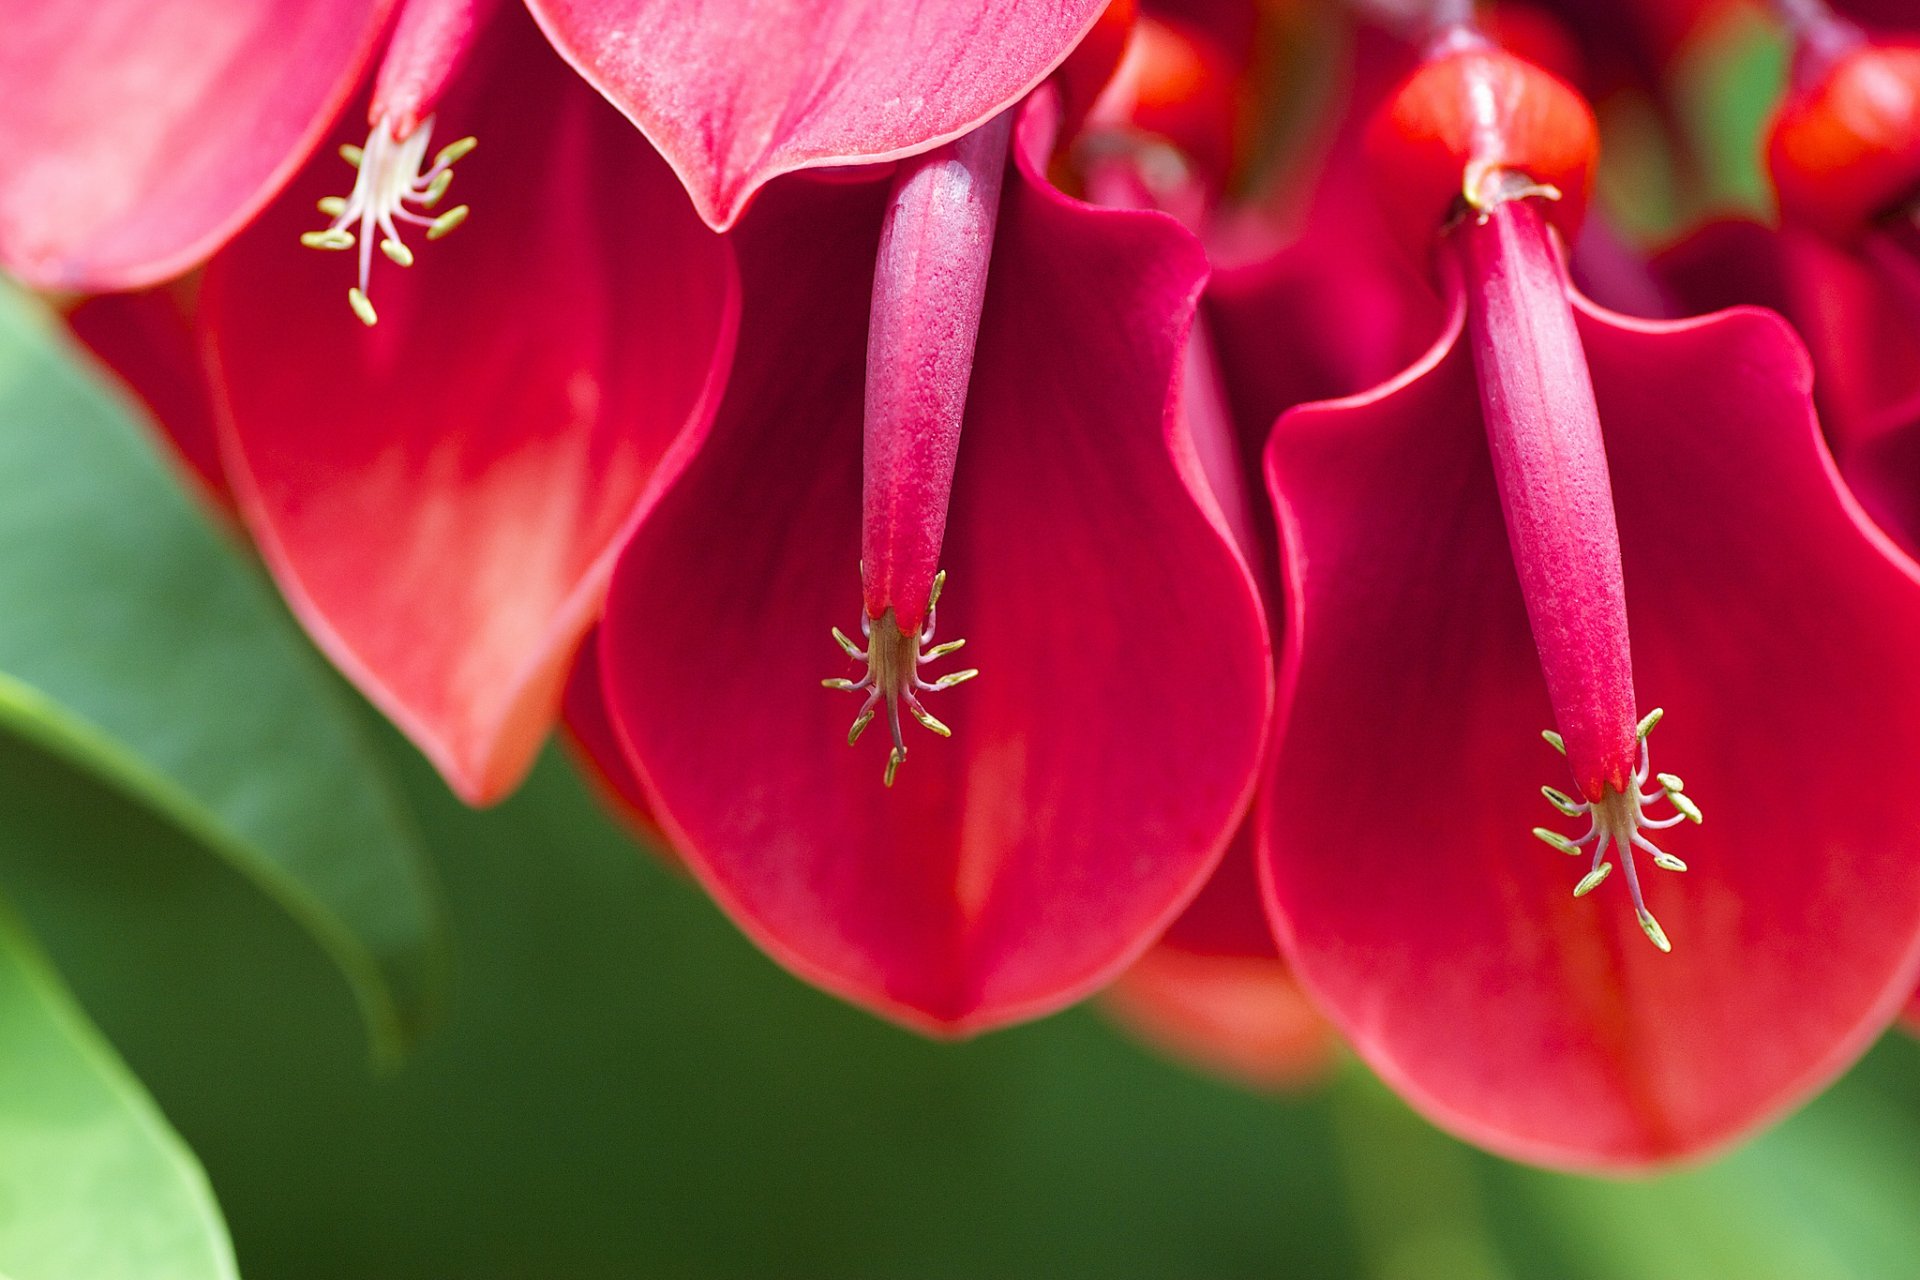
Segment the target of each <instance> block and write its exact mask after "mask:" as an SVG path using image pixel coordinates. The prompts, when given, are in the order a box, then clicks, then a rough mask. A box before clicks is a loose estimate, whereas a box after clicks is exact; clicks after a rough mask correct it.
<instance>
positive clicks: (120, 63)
mask: <svg viewBox="0 0 1920 1280" xmlns="http://www.w3.org/2000/svg"><path fill="white" fill-rule="evenodd" d="M390 7H391V4H390V0H256V2H254V3H248V4H240V5H236V4H233V3H231V0H12V2H11V3H8V4H6V5H4V6H0V18H4V21H5V25H6V32H7V34H6V39H5V40H0V84H4V85H5V86H6V92H5V94H4V95H0V156H5V157H6V161H5V163H4V164H0V265H4V266H5V267H6V269H7V270H9V271H11V272H13V273H14V274H15V275H17V276H19V277H20V278H21V279H23V280H25V281H27V282H28V283H29V284H32V285H35V286H37V287H39V288H43V289H64V290H76V291H78V290H89V291H90V290H101V289H125V288H136V287H139V286H142V285H147V284H152V283H154V282H156V281H159V280H164V279H166V278H167V277H169V276H173V275H178V274H180V273H181V272H183V271H185V270H187V269H188V268H190V267H192V266H194V265H195V264H196V263H198V262H200V261H202V260H204V259H205V258H206V257H207V256H208V255H209V254H211V253H213V251H214V250H215V249H217V248H219V247H220V245H221V244H222V243H224V242H225V241H226V240H227V238H228V237H230V236H232V235H233V234H234V233H235V232H236V231H238V230H239V229H240V228H241V227H242V226H244V225H245V224H246V222H247V221H248V219H250V218H251V217H253V215H254V214H256V213H257V212H259V210H260V209H261V208H262V207H263V206H264V205H265V204H266V203H267V202H268V201H269V200H271V199H272V198H273V196H274V194H275V193H276V192H277V191H279V189H280V188H281V186H282V185H283V184H284V183H285V182H286V181H287V180H288V179H289V178H290V177H292V176H293V174H294V172H295V171H296V170H297V169H298V168H299V167H300V165H301V163H302V162H303V161H304V160H305V159H306V157H307V154H308V152H310V151H311V150H312V149H313V147H314V144H315V143H316V142H318V141H319V139H320V137H321V135H322V134H323V133H324V131H325V130H326V128H327V126H328V124H329V123H330V122H331V121H332V120H333V118H334V116H335V115H336V114H338V112H339V110H340V108H341V106H342V105H343V104H344V103H345V102H346V100H347V98H348V96H349V95H350V94H352V92H353V90H354V86H355V84H357V83H358V81H359V79H360V76H361V73H362V70H363V69H364V67H365V65H366V62H367V59H368V57H369V55H370V53H371V52H372V48H373V42H374V40H375V38H376V37H377V36H378V35H379V33H380V30H381V28H382V27H383V26H384V24H385V22H386V16H387V12H388V10H389V9H390Z"/></svg>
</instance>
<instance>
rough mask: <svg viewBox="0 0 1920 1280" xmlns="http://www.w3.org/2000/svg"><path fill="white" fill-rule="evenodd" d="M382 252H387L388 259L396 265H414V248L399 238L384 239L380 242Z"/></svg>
mask: <svg viewBox="0 0 1920 1280" xmlns="http://www.w3.org/2000/svg"><path fill="white" fill-rule="evenodd" d="M380 252H382V253H384V254H386V255H387V260H388V261H390V262H392V263H393V264H394V265H395V266H401V267H410V266H412V265H413V250H411V249H409V248H407V246H405V245H404V244H401V243H400V242H399V241H398V240H382V241H381V242H380Z"/></svg>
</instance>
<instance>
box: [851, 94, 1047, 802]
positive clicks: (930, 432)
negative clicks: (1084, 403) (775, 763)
mask: <svg viewBox="0 0 1920 1280" xmlns="http://www.w3.org/2000/svg"><path fill="white" fill-rule="evenodd" d="M1012 130H1013V116H1012V114H1011V113H1005V114H1002V115H1000V116H997V117H996V118H994V119H993V120H991V121H989V122H988V123H987V124H985V125H983V126H981V127H980V128H979V129H976V130H974V131H973V132H972V133H970V134H968V135H967V136H966V137H965V138H962V139H960V140H959V141H958V142H954V143H951V144H949V145H948V146H945V147H942V148H940V149H938V150H935V151H932V152H929V153H927V154H926V155H923V156H920V157H916V158H915V159H912V160H909V161H906V162H904V163H903V164H902V165H901V169H900V173H899V174H898V175H897V176H896V177H895V179H894V182H893V188H892V191H891V192H890V193H889V195H888V200H887V213H886V217H885V219H884V221H883V222H882V224H881V229H880V248H879V253H878V256H877V261H876V264H875V266H874V272H873V306H872V310H871V312H870V313H869V322H868V329H867V376H866V396H865V408H864V414H863V418H864V426H863V429H862V442H861V469H862V480H861V510H862V515H861V534H860V544H861V546H860V551H861V554H860V577H861V588H862V592H861V593H862V595H863V596H864V597H865V608H864V610H863V611H862V612H861V615H860V634H861V636H862V638H863V639H864V641H865V644H866V647H865V648H864V649H863V648H861V647H860V646H859V645H856V644H855V643H854V642H853V641H852V640H850V639H848V638H847V636H846V634H845V633H844V632H842V631H841V630H840V629H839V628H837V627H836V628H834V631H833V638H834V640H835V641H836V642H837V643H838V644H839V645H840V647H841V649H843V650H844V651H845V652H846V654H847V656H848V657H850V658H852V659H853V660H854V661H856V662H864V663H866V664H867V672H866V674H865V675H864V676H862V677H860V678H859V679H857V680H847V679H844V678H842V679H832V680H828V681H826V684H827V687H828V688H832V689H845V690H853V691H866V693H867V698H866V701H865V703H864V704H863V705H862V706H861V708H860V711H859V713H858V714H857V715H856V716H855V717H854V721H853V728H852V729H851V730H849V731H848V734H847V742H848V744H849V745H851V744H853V743H856V742H857V741H858V740H859V738H860V735H861V733H862V732H863V731H864V730H865V729H866V727H867V725H868V723H869V722H871V721H872V720H873V718H874V716H875V715H876V714H878V713H881V712H884V713H885V715H886V718H887V731H888V736H889V737H890V738H891V740H892V745H891V747H890V748H889V750H888V752H887V767H886V773H885V775H884V779H885V782H886V784H887V785H888V786H889V787H891V786H892V785H893V779H894V775H895V773H896V772H897V771H898V770H899V768H900V765H901V763H902V762H903V761H905V759H906V757H907V747H906V742H905V740H904V738H903V736H902V734H901V729H900V712H901V707H902V705H903V704H904V705H905V708H906V710H907V712H908V713H909V714H910V715H912V717H913V718H914V719H915V720H917V721H918V722H919V723H920V724H921V725H922V726H924V727H925V728H927V729H928V730H930V731H932V732H933V733H936V734H938V735H940V736H941V737H943V738H945V737H949V736H951V731H950V730H949V729H948V728H947V726H946V725H945V724H943V723H941V722H940V721H939V720H938V719H936V718H935V717H934V716H933V715H932V714H931V713H929V712H928V711H927V709H926V707H924V706H923V705H922V704H921V702H920V694H922V693H932V692H938V691H940V690H943V689H950V688H952V687H953V686H955V685H957V684H962V683H964V682H966V681H967V680H970V679H972V678H973V677H974V676H976V675H978V674H979V672H978V671H977V670H975V669H972V668H968V669H965V670H961V671H955V672H951V673H949V674H947V675H943V676H940V677H938V678H937V679H935V680H931V681H929V680H926V679H924V678H922V676H921V674H920V669H921V667H923V666H925V665H926V664H927V663H930V662H934V661H937V660H938V659H940V658H943V657H946V656H947V655H948V654H951V653H954V652H956V651H958V650H959V649H960V648H961V647H962V646H963V645H965V643H966V641H964V640H949V641H946V642H944V643H942V644H938V645H935V644H934V643H933V638H934V619H935V610H936V607H937V606H938V604H939V602H940V593H941V591H942V590H943V589H944V588H945V584H946V574H945V573H944V572H943V571H941V570H940V569H939V568H938V564H939V558H940V543H941V539H942V538H943V536H944V535H945V533H946V526H947V504H948V502H949V500H950V498H951V495H952V492H953V475H954V468H955V467H956V465H957V464H958V462H959V459H960V443H961V426H962V422H963V420H964V417H965V414H966V403H967V383H968V381H969V380H970V379H971V377H972V374H973V353H974V347H975V344H976V342H977V341H978V337H979V330H980V308H981V306H982V305H983V304H984V303H985V301H986V294H987V268H988V264H989V263H990V262H991V260H992V257H993V233H994V226H995V224H996V223H997V222H998V220H999V216H1000V185H1001V175H1002V174H1003V173H1004V172H1005V171H1006V167H1007V143H1008V141H1009V139H1010V138H1011V136H1012Z"/></svg>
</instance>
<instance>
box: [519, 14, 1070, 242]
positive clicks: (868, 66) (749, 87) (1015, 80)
mask: <svg viewBox="0 0 1920 1280" xmlns="http://www.w3.org/2000/svg"><path fill="white" fill-rule="evenodd" d="M528 7H529V8H531V9H532V10H533V12H534V16H535V17H537V18H538V19H539V20H540V25H541V26H542V27H544V28H545V29H546V32H547V34H548V36H549V37H551V38H552V40H553V43H554V47H555V48H557V49H559V50H560V52H561V53H562V54H563V55H565V56H566V58H567V60H568V61H570V62H572V63H573V65H574V66H575V67H577V68H578V69H579V71H580V74H581V75H583V76H585V77H586V78H587V80H588V82H589V83H591V84H592V85H594V86H595V87H596V88H598V89H599V90H600V91H601V92H602V93H604V94H606V95H607V97H608V98H609V99H610V100H611V101H612V102H613V103H614V104H615V105H616V106H618V107H619V108H620V109H621V110H622V111H624V112H626V113H627V115H628V117H629V118H631V119H632V121H633V122H634V124H636V125H638V126H639V128H640V130H641V131H642V132H643V133H645V134H646V135H647V136H648V137H649V138H651V139H652V140H653V142H654V145H655V146H657V147H659V148H660V151H661V153H662V154H663V155H665V156H666V157H667V162H668V163H669V164H671V165H672V166H673V169H674V172H676V173H678V174H679V175H680V180H681V181H682V182H683V183H685V184H686V188H687V191H688V193H689V194H690V195H691V196H692V197H693V203H694V207H695V208H697V209H699V211H700V216H701V217H703V218H705V219H706V220H707V222H708V223H709V224H710V225H712V226H713V227H714V228H715V229H717V230H725V229H726V228H728V227H730V226H732V225H733V223H734V222H735V220H736V219H738V218H739V216H740V214H741V211H742V210H744V209H745V208H746V206H747V202H748V201H749V200H751V199H752V198H753V194H754V192H756V191H758V190H759V189H760V187H761V186H762V185H764V184H765V183H766V182H767V181H768V180H769V179H771V178H774V177H776V176H778V175H780V174H783V173H789V172H791V171H793V170H796V169H810V168H815V167H818V166H821V165H836V164H858V163H863V162H867V161H874V160H890V159H897V158H899V157H901V156H908V155H913V154H914V153H916V152H920V151H925V150H927V149H928V148H929V147H932V146H935V145H937V144H939V143H942V142H946V141H948V140H950V139H952V138H956V137H958V136H959V135H961V134H963V133H966V132H967V131H969V130H970V129H972V128H973V127H974V126H976V125H978V124H981V123H982V122H984V121H986V120H988V119H990V118H991V117H992V116H994V115H995V114H997V113H998V112H1000V111H1001V110H1002V109H1003V108H1005V107H1007V106H1009V105H1011V104H1012V103H1014V102H1017V101H1019V99H1020V98H1021V97H1022V96H1024V95H1025V94H1026V92H1027V91H1028V90H1029V89H1031V88H1032V87H1033V86H1034V85H1036V84H1038V83H1039V82H1040V81H1041V80H1042V79H1044V78H1045V77H1046V75H1047V73H1048V72H1050V71H1051V70H1053V68H1054V67H1056V66H1057V65H1059V63H1060V62H1061V60H1062V59H1064V58H1065V57H1066V56H1067V54H1068V52H1069V51H1070V50H1071V49H1072V48H1073V46H1074V44H1075V43H1076V42H1077V41H1078V40H1079V39H1080V37H1081V36H1082V35H1084V34H1085V33H1086V32H1087V31H1088V29H1089V28H1091V27H1092V26H1093V24H1094V22H1095V20H1096V19H1097V18H1098V17H1099V16H1100V12H1101V10H1102V9H1103V8H1104V7H1105V0H1003V2H1001V3H997V4H993V5H981V4H978V3H969V2H967V0H919V2H918V3H914V4H900V3H898V2H897V0H752V2H750V3H745V4H740V3H727V4H720V3H699V4H649V3H643V2H642V0H528ZM744 51H751V54H750V56H743V52H744Z"/></svg>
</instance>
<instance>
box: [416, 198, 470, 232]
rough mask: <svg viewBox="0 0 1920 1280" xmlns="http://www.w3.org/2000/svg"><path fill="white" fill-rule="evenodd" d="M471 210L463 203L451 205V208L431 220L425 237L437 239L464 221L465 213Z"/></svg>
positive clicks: (465, 218)
mask: <svg viewBox="0 0 1920 1280" xmlns="http://www.w3.org/2000/svg"><path fill="white" fill-rule="evenodd" d="M471 212H473V210H471V209H470V208H468V207H467V206H466V205H464V204H457V205H455V206H453V208H451V209H449V210H447V211H446V212H445V213H443V214H441V215H440V216H439V217H437V218H435V219H434V220H433V225H432V226H430V227H428V228H427V239H429V240H438V239H439V238H440V237H441V236H444V235H446V234H447V233H448V232H450V231H452V230H453V229H454V228H455V227H457V226H459V225H460V224H461V223H463V222H465V221H466V220H467V215H468V214H469V213H471Z"/></svg>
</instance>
